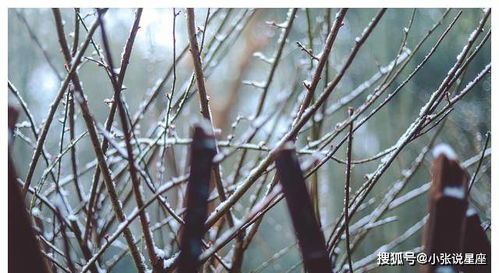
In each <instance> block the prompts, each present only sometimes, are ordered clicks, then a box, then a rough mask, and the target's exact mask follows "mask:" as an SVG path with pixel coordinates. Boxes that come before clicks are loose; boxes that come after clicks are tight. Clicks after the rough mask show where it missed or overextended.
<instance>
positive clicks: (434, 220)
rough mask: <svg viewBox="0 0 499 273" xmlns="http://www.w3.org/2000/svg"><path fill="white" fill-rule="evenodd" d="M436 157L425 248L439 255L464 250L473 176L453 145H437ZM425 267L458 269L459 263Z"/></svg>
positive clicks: (428, 271) (427, 270) (426, 268)
mask: <svg viewBox="0 0 499 273" xmlns="http://www.w3.org/2000/svg"><path fill="white" fill-rule="evenodd" d="M434 157H435V159H434V160H433V167H432V185H431V188H430V191H429V202H428V204H429V208H428V210H429V213H430V215H429V219H428V223H427V224H426V230H425V236H424V242H425V243H424V249H425V252H426V253H427V254H428V255H433V254H435V255H437V256H439V255H440V253H449V254H452V253H462V252H463V244H464V228H465V216H466V210H467V208H468V201H467V189H468V179H469V176H468V174H467V173H466V171H465V170H464V169H463V168H462V167H461V166H460V165H459V162H458V161H457V157H456V155H455V153H454V152H453V151H452V149H451V148H450V147H449V146H447V145H445V144H440V145H439V146H437V147H436V148H435V150H434ZM422 268H423V269H422V272H425V273H432V272H439V271H442V270H454V269H455V266H450V268H448V269H446V268H447V266H445V267H443V266H438V265H430V264H428V265H426V266H423V267H422Z"/></svg>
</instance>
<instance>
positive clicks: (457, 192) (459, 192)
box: [443, 187, 464, 199]
mask: <svg viewBox="0 0 499 273" xmlns="http://www.w3.org/2000/svg"><path fill="white" fill-rule="evenodd" d="M443 195H444V196H449V197H454V198H458V199H464V190H463V188H462V187H445V188H444V191H443Z"/></svg>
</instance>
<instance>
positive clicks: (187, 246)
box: [177, 126, 216, 273]
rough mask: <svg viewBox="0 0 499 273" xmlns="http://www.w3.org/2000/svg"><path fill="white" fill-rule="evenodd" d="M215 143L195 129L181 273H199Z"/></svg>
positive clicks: (180, 262) (182, 239) (179, 267)
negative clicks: (199, 259)
mask: <svg viewBox="0 0 499 273" xmlns="http://www.w3.org/2000/svg"><path fill="white" fill-rule="evenodd" d="M215 145H216V144H215V139H214V137H213V135H211V134H208V133H207V132H206V131H205V130H203V128H202V127H201V126H195V128H194V135H193V138H192V144H191V158H190V161H191V164H190V168H191V169H190V176H189V182H188V184H187V193H186V195H187V197H186V202H187V205H186V212H185V218H184V221H185V225H184V227H183V230H182V236H181V240H180V256H179V260H178V271H177V272H179V273H194V272H198V268H199V266H200V264H199V262H198V257H199V255H200V254H201V251H202V239H203V235H204V233H205V231H206V230H205V228H204V222H205V221H206V217H207V208H208V203H207V200H208V195H209V182H210V173H211V169H212V165H213V163H212V162H213V157H214V156H215V154H216V146H215Z"/></svg>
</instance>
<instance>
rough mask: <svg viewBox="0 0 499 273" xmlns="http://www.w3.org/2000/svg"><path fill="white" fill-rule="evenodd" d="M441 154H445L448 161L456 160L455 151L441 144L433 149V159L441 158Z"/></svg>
mask: <svg viewBox="0 0 499 273" xmlns="http://www.w3.org/2000/svg"><path fill="white" fill-rule="evenodd" d="M441 154H444V155H445V156H446V157H447V158H448V159H452V160H456V159H457V155H456V152H454V150H453V149H452V148H451V147H450V146H449V145H448V144H445V143H440V144H438V145H437V146H435V148H433V158H437V157H439V156H440V155H441Z"/></svg>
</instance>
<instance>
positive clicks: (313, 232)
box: [275, 147, 331, 273]
mask: <svg viewBox="0 0 499 273" xmlns="http://www.w3.org/2000/svg"><path fill="white" fill-rule="evenodd" d="M275 164H276V169H277V174H278V176H279V179H280V183H281V185H282V189H283V192H284V196H285V197H286V203H287V205H288V209H289V213H290V215H291V220H292V222H293V226H294V229H295V233H296V237H297V238H298V245H299V246H300V250H301V254H302V258H303V265H304V267H305V270H306V272H308V273H331V262H330V261H329V258H328V255H327V251H326V244H325V240H324V234H323V233H322V231H321V229H320V227H319V224H318V223H317V219H316V218H315V216H314V215H315V214H314V210H313V207H312V202H311V200H310V196H309V194H308V191H307V187H306V185H305V180H304V178H303V174H302V171H301V169H300V165H299V163H298V158H297V157H296V152H295V150H294V149H291V148H287V147H286V148H283V149H282V150H280V151H278V152H277V156H276V158H275Z"/></svg>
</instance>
